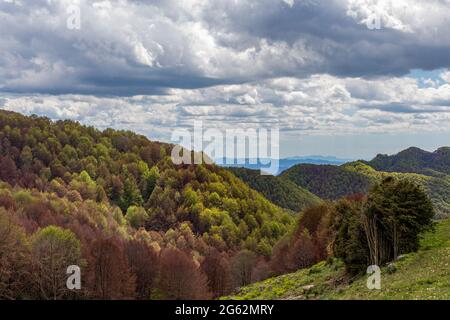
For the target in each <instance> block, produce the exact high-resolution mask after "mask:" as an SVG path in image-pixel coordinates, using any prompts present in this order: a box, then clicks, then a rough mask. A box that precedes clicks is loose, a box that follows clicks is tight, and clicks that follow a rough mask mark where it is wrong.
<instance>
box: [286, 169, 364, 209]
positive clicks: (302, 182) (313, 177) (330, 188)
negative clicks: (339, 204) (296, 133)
mask: <svg viewBox="0 0 450 320" xmlns="http://www.w3.org/2000/svg"><path fill="white" fill-rule="evenodd" d="M280 176H281V177H282V178H286V179H288V180H291V181H292V182H294V183H295V184H296V185H297V186H299V187H301V188H305V189H307V190H308V191H310V192H311V193H313V194H315V195H317V196H318V197H320V198H322V199H329V200H336V199H339V198H341V197H344V196H347V195H352V194H355V193H366V192H367V191H368V190H369V187H370V186H371V180H370V179H368V178H367V177H366V176H365V175H363V174H360V173H358V172H355V171H350V170H346V169H345V168H343V167H341V166H332V165H314V164H299V165H296V166H294V167H292V168H290V169H288V170H286V171H284V172H283V173H282V174H281V175H280Z"/></svg>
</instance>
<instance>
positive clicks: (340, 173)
mask: <svg viewBox="0 0 450 320" xmlns="http://www.w3.org/2000/svg"><path fill="white" fill-rule="evenodd" d="M444 149H445V148H441V149H439V150H444ZM369 163H372V162H365V161H355V162H350V163H346V164H343V165H341V166H327V165H296V166H294V167H292V168H290V169H289V170H287V171H285V172H283V173H282V174H281V177H282V178H285V179H288V180H291V181H292V182H294V183H295V184H296V185H297V186H299V187H301V188H305V189H307V190H309V191H310V192H311V193H313V194H315V195H317V196H319V197H321V198H323V199H329V200H337V199H339V198H341V197H344V196H351V195H354V194H366V193H367V192H368V190H369V188H370V187H371V186H372V185H374V184H376V183H379V182H380V181H382V180H383V179H384V178H386V177H388V176H393V177H397V178H399V179H408V180H411V181H414V182H415V183H417V184H418V185H420V186H422V187H423V188H424V190H425V191H426V193H427V194H428V196H429V197H430V198H431V201H432V202H433V205H434V207H435V209H436V218H445V217H449V216H450V175H446V174H445V173H443V172H438V171H430V170H425V171H426V172H428V173H432V174H431V175H426V174H420V173H414V172H413V170H412V169H409V170H411V171H410V172H385V171H378V170H376V169H374V168H373V167H371V166H370V165H369ZM405 170H406V169H405ZM425 171H424V172H425ZM442 171H444V170H443V169H442Z"/></svg>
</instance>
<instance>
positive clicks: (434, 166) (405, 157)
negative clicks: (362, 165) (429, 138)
mask: <svg viewBox="0 0 450 320" xmlns="http://www.w3.org/2000/svg"><path fill="white" fill-rule="evenodd" d="M368 164H369V165H370V166H371V167H373V168H374V169H376V170H380V171H388V172H413V173H422V174H425V175H436V174H439V173H444V174H447V175H448V174H450V147H442V148H439V149H437V150H436V151H434V152H427V151H424V150H421V149H419V148H415V147H412V148H408V149H406V150H403V151H401V152H399V153H398V154H396V155H393V156H388V155H383V154H379V155H377V156H376V157H375V158H374V159H373V160H371V161H369V162H368Z"/></svg>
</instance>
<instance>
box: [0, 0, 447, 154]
mask: <svg viewBox="0 0 450 320" xmlns="http://www.w3.org/2000/svg"><path fill="white" fill-rule="evenodd" d="M449 20H450V0H428V1H419V0H339V1H337V0H321V1H319V0H317V1H316V0H258V1H254V0H253V1H250V0H214V1H213V0H209V1H206V0H183V1H178V0H153V1H143V0H117V1H95V0H94V1H85V0H59V1H58V0H33V1H27V0H0V30H1V32H0V53H1V54H0V108H1V109H6V110H13V111H17V112H21V113H24V114H38V115H43V116H47V117H49V118H51V119H55V120H56V119H73V120H77V121H80V122H81V123H83V124H87V125H93V126H96V127H98V128H100V129H103V128H107V127H113V128H117V129H130V130H133V131H136V132H138V133H141V134H144V135H146V136H148V137H149V138H150V139H154V140H161V141H170V138H171V134H172V133H173V131H174V130H177V129H179V128H189V127H192V126H193V121H194V120H201V121H203V124H204V127H210V128H219V129H225V128H254V129H258V128H274V127H276V128H279V130H280V152H281V156H295V155H298V156H302V155H311V154H314V155H332V156H338V157H342V158H364V159H368V158H371V157H373V156H375V155H376V154H378V153H387V154H392V153H396V152H398V151H400V150H402V149H405V148H407V147H409V146H413V145H414V146H417V147H421V148H423V149H425V150H429V151H433V150H435V149H437V148H438V147H440V146H444V145H447V146H449V145H450V37H449V36H448V35H449V34H450V21H449Z"/></svg>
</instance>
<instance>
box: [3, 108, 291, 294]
mask: <svg viewBox="0 0 450 320" xmlns="http://www.w3.org/2000/svg"><path fill="white" fill-rule="evenodd" d="M0 139H1V149H0V179H1V180H2V181H3V185H2V189H1V192H2V193H1V199H0V202H1V204H0V205H1V207H2V208H3V209H2V211H0V214H1V220H0V221H1V224H2V225H1V226H0V233H2V235H3V234H4V235H5V237H0V239H4V238H5V239H7V240H5V241H6V242H3V240H2V243H0V246H4V247H5V248H7V247H11V246H13V244H14V246H16V245H20V248H10V249H9V250H8V252H10V253H11V255H2V260H0V261H1V266H0V269H1V270H2V271H4V270H6V271H8V272H6V274H5V275H3V274H2V275H1V277H0V288H2V286H6V289H0V296H2V297H6V298H8V297H10V298H43V299H46V298H61V297H67V296H66V295H67V294H69V293H67V292H66V291H67V290H64V286H65V283H61V282H58V286H57V287H55V285H54V281H50V280H51V279H47V278H46V277H47V275H46V274H45V273H44V272H42V273H39V272H35V271H30V270H22V269H23V268H16V267H13V265H15V264H16V263H19V264H21V265H23V266H27V267H28V266H29V267H30V268H38V270H43V268H44V267H46V266H48V265H45V263H47V262H46V261H47V260H48V259H50V257H48V254H50V253H51V252H53V251H51V252H50V251H49V250H50V248H53V247H54V246H57V247H60V252H59V253H55V254H57V255H58V259H61V261H60V264H59V265H58V266H54V268H56V269H55V270H54V272H55V273H58V274H61V272H62V275H65V272H63V271H62V270H61V269H58V268H60V267H61V268H62V266H63V265H70V264H79V265H80V266H81V265H83V266H85V270H86V277H84V278H83V280H84V281H85V282H86V283H85V284H84V286H83V288H85V289H86V290H85V292H83V294H84V295H86V296H87V297H94V298H126V297H130V298H150V297H154V298H174V299H175V298H189V299H190V298H198V297H209V296H215V295H218V294H219V293H221V294H223V293H224V290H231V289H232V288H233V286H235V285H237V284H246V283H248V282H249V281H252V280H254V279H253V278H254V277H256V276H253V278H251V277H247V276H245V277H244V278H245V279H242V277H243V276H242V273H241V272H240V268H242V267H243V266H245V267H246V268H247V267H248V266H250V268H251V270H253V269H254V268H255V270H256V269H257V270H259V271H257V273H258V272H259V274H260V275H259V276H258V277H259V278H260V277H265V276H266V274H267V271H266V269H267V268H266V267H265V265H267V264H268V262H267V261H268V259H269V257H270V255H271V252H272V247H273V245H274V244H275V243H276V242H277V240H278V239H279V238H281V237H282V236H283V235H284V234H285V233H286V232H287V231H288V230H289V229H290V228H291V225H292V221H293V218H292V215H291V214H289V213H287V212H285V211H284V210H283V209H281V208H280V207H278V206H276V205H274V204H272V203H271V202H270V201H268V200H267V199H265V198H264V197H263V196H262V195H260V194H259V193H258V192H256V191H254V190H252V189H251V188H250V187H248V186H247V185H246V184H245V183H243V182H242V181H241V180H239V179H238V178H236V177H235V176H234V175H233V174H232V173H230V172H229V171H227V170H225V169H223V168H220V167H217V166H215V165H196V166H194V165H190V166H183V165H181V166H175V165H174V164H173V163H172V161H171V160H170V158H169V157H168V156H167V155H168V154H170V150H171V146H170V145H167V144H161V143H158V142H152V141H150V140H148V139H147V138H145V137H143V136H139V135H136V134H134V133H132V132H124V131H115V130H111V129H107V130H105V131H99V130H96V129H94V128H92V127H85V126H82V125H80V124H78V123H76V122H72V121H58V122H52V121H50V120H49V119H47V118H40V117H35V116H33V117H25V116H22V115H20V114H17V113H12V112H4V111H1V112H0ZM14 246H13V247H14ZM66 247H70V248H71V249H70V250H68V249H67V248H66ZM5 250H6V249H5ZM36 250H37V251H36ZM35 251H36V252H35ZM66 251H67V252H71V253H70V254H69V256H66V254H65V252H66ZM5 252H6V251H5ZM22 256H23V257H22ZM27 259H29V260H30V261H32V262H36V263H37V266H35V264H34V263H28V262H27ZM112 261H114V263H112ZM248 261H250V262H251V263H250V264H249V263H248ZM42 264H44V265H42ZM103 264H104V265H105V267H106V265H108V268H116V269H114V270H111V274H115V275H117V276H118V277H119V278H117V279H116V278H108V277H109V276H108V275H103V274H98V273H97V270H99V269H102V268H103ZM149 264H152V265H153V266H154V268H157V266H165V267H159V268H157V270H158V271H155V270H156V269H155V270H151V269H152V268H147V265H149ZM180 264H181V265H183V266H184V267H182V270H172V267H173V268H181V267H180ZM100 266H102V268H100ZM97 267H98V268H97ZM218 268H223V270H222V271H220V272H219V271H218ZM184 269H186V270H184ZM11 270H15V271H17V272H19V271H20V272H23V276H26V275H27V274H28V275H31V274H34V275H37V276H38V278H37V279H28V278H27V279H26V281H25V280H24V281H22V280H20V279H21V278H20V277H19V276H16V275H14V274H11V273H10V271H11ZM189 270H191V271H189ZM164 272H174V273H176V274H177V275H178V278H177V277H173V276H172V275H170V274H169V275H165V274H164ZM189 272H191V273H189ZM216 273H217V276H220V277H223V279H221V280H220V282H221V283H223V284H222V285H221V286H222V287H221V288H218V285H217V284H216V283H215V281H216V280H215V279H214V278H213V276H214V275H215V274H216ZM255 274H256V273H255ZM103 276H104V277H107V278H106V279H103V278H102V277H103ZM166 277H167V278H168V279H169V280H164V281H163V280H162V279H165V278H166ZM179 277H182V278H181V279H180V278H179ZM187 278H189V279H190V281H192V283H187V282H186V279H187ZM13 280H14V281H13ZM47 281H48V283H47ZM105 281H106V284H105V285H106V286H111V287H107V288H98V287H97V286H98V285H100V284H102V285H103V283H104V282H105ZM171 281H174V282H175V283H171ZM217 281H219V280H217ZM11 282H14V285H13V284H11ZM29 282H31V283H35V284H36V285H38V284H39V288H35V287H33V286H31V287H33V288H34V290H31V291H27V290H25V289H24V288H19V289H17V290H16V289H15V286H16V285H17V286H20V285H25V287H27V286H26V283H29ZM167 282H168V283H167ZM194 285H195V286H200V287H201V288H197V289H198V290H193V289H192V288H191V287H190V286H194ZM42 286H44V287H45V288H43V287H42ZM47 286H49V287H47ZM161 286H162V287H161ZM166 286H168V287H166ZM181 286H182V287H183V288H181ZM57 292H58V293H57ZM59 292H61V294H60V293H59Z"/></svg>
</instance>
